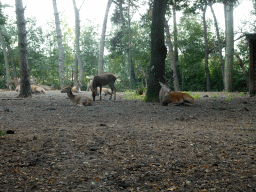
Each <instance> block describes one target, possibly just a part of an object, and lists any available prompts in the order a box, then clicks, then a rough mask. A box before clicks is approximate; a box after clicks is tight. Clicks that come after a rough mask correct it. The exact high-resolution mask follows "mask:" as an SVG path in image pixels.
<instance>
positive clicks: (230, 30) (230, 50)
mask: <svg viewBox="0 0 256 192" xmlns="http://www.w3.org/2000/svg"><path fill="white" fill-rule="evenodd" d="M224 7H225V26H226V59H225V69H224V77H225V78H224V79H225V80H224V89H225V91H232V80H233V77H232V70H233V56H234V26H233V3H232V2H228V3H227V4H226V5H225V6H224Z"/></svg>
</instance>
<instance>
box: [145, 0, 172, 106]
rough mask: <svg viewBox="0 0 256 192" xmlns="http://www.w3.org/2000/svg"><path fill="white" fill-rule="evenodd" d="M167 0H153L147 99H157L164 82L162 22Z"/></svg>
mask: <svg viewBox="0 0 256 192" xmlns="http://www.w3.org/2000/svg"><path fill="white" fill-rule="evenodd" d="M166 4H167V0H154V4H153V18H152V27H151V64H150V74H149V82H148V90H147V93H146V96H147V98H146V100H147V101H158V100H159V91H160V88H161V86H160V84H159V81H161V82H165V79H164V74H165V58H166V54H167V49H166V47H165V44H164V23H165V11H166Z"/></svg>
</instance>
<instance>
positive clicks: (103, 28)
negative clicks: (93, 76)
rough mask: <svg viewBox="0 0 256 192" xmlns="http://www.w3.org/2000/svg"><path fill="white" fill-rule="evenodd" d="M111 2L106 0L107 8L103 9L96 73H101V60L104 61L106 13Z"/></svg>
mask: <svg viewBox="0 0 256 192" xmlns="http://www.w3.org/2000/svg"><path fill="white" fill-rule="evenodd" d="M111 3H112V0H108V4H107V8H106V11H105V17H104V21H103V25H102V32H101V40H100V55H99V66H98V74H102V73H103V62H104V60H103V55H104V47H105V35H106V29H107V21H108V13H109V9H110V6H111Z"/></svg>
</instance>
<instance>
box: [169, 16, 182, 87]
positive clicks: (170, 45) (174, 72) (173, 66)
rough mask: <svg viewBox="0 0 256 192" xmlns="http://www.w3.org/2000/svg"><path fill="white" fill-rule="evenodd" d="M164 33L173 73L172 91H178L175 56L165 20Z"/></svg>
mask: <svg viewBox="0 0 256 192" xmlns="http://www.w3.org/2000/svg"><path fill="white" fill-rule="evenodd" d="M165 33H166V40H167V45H168V48H169V57H170V60H171V68H172V71H173V73H172V74H173V86H174V91H180V85H179V81H178V75H177V70H176V62H175V56H174V52H173V46H172V41H171V37H170V30H169V26H168V22H167V20H165Z"/></svg>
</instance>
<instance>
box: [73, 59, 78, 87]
mask: <svg viewBox="0 0 256 192" xmlns="http://www.w3.org/2000/svg"><path fill="white" fill-rule="evenodd" d="M77 80H78V60H77V57H76V59H75V65H74V81H75V82H76V81H77Z"/></svg>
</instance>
